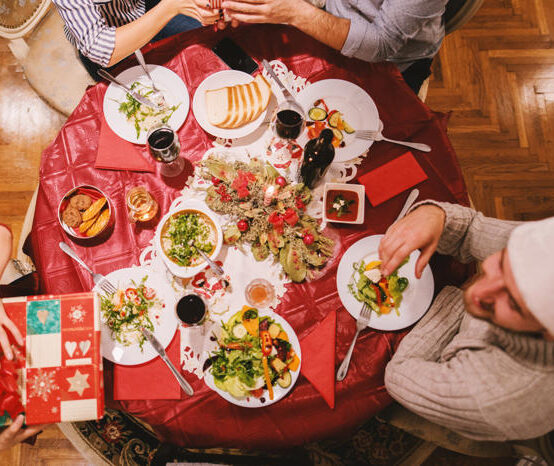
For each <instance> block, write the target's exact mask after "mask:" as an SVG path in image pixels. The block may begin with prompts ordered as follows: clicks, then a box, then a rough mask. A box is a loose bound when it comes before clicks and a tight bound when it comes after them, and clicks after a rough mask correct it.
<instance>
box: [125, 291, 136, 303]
mask: <svg viewBox="0 0 554 466" xmlns="http://www.w3.org/2000/svg"><path fill="white" fill-rule="evenodd" d="M137 296H138V293H137V289H136V288H127V289H126V290H125V297H126V298H127V299H128V300H130V301H133V300H134V299H135V298H136V297H137Z"/></svg>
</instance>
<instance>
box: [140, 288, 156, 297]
mask: <svg viewBox="0 0 554 466" xmlns="http://www.w3.org/2000/svg"><path fill="white" fill-rule="evenodd" d="M142 294H143V295H144V297H145V298H146V299H154V298H155V297H156V290H154V289H153V288H149V287H147V286H145V287H144V289H143V290H142Z"/></svg>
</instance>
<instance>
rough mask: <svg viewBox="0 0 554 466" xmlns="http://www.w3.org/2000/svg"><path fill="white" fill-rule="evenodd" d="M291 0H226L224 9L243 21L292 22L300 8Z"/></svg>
mask: <svg viewBox="0 0 554 466" xmlns="http://www.w3.org/2000/svg"><path fill="white" fill-rule="evenodd" d="M298 6H299V4H298V2H292V1H291V0H224V1H223V3H222V7H223V9H224V10H225V11H226V12H227V13H228V15H229V17H231V18H232V19H233V20H235V21H237V22H241V23H270V24H291V21H292V19H293V17H294V15H295V11H296V9H297V8H298Z"/></svg>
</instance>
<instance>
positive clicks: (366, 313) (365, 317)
mask: <svg viewBox="0 0 554 466" xmlns="http://www.w3.org/2000/svg"><path fill="white" fill-rule="evenodd" d="M370 316H371V307H369V306H368V305H367V304H366V303H364V305H363V306H362V310H361V311H360V315H359V316H358V319H357V320H356V334H355V335H354V338H353V339H352V343H350V348H348V351H347V353H346V356H345V357H344V360H343V361H342V363H341V365H340V367H339V370H338V371H337V381H338V382H340V381H341V380H344V378H345V377H346V374H347V373H348V366H350V358H351V357H352V353H353V351H354V346H355V345H356V340H357V339H358V335H359V334H360V332H361V331H362V330H363V329H364V328H366V327H367V324H369V318H370Z"/></svg>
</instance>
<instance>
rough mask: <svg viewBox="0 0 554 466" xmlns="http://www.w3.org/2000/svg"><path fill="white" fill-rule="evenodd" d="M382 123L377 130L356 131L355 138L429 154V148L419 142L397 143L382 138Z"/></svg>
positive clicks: (393, 140) (394, 140)
mask: <svg viewBox="0 0 554 466" xmlns="http://www.w3.org/2000/svg"><path fill="white" fill-rule="evenodd" d="M382 131H383V123H381V122H380V125H379V129H378V130H369V129H360V130H356V132H355V134H354V135H355V136H356V137H357V138H358V139H369V140H370V141H388V142H393V143H395V144H400V145H402V146H407V147H411V148H412V149H417V150H420V151H422V152H430V151H431V147H430V146H428V145H427V144H423V143H421V142H408V141H397V140H396V139H389V138H386V137H385V136H383V132H382Z"/></svg>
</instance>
